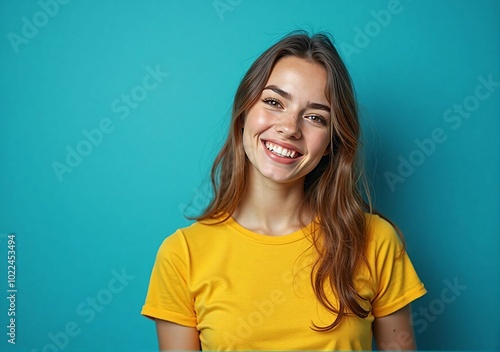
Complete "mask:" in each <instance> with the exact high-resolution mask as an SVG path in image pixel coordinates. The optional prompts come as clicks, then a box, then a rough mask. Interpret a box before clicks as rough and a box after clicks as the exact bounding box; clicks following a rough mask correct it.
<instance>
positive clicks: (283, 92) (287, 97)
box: [264, 85, 292, 100]
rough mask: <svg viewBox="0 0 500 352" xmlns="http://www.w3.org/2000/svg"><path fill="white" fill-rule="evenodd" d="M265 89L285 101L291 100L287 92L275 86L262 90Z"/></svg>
mask: <svg viewBox="0 0 500 352" xmlns="http://www.w3.org/2000/svg"><path fill="white" fill-rule="evenodd" d="M266 89H270V90H272V91H273V92H275V93H276V94H279V95H281V96H282V97H283V98H285V99H288V100H291V99H292V95H291V94H290V93H288V92H285V91H284V90H283V89H281V88H278V87H277V86H275V85H270V86H267V87H266V88H264V90H266Z"/></svg>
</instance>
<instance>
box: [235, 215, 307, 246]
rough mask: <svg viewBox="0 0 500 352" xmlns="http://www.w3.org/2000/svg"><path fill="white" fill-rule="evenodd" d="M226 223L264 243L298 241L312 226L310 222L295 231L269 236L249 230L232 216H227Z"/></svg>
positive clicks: (252, 238) (248, 236)
mask: <svg viewBox="0 0 500 352" xmlns="http://www.w3.org/2000/svg"><path fill="white" fill-rule="evenodd" d="M226 224H227V225H228V226H230V227H232V228H233V229H234V230H236V231H237V232H239V233H240V234H242V235H244V236H246V237H247V238H250V239H251V240H253V241H257V242H260V243H265V244H277V245H279V244H288V243H293V242H297V241H300V240H302V239H304V238H306V237H307V235H308V234H310V233H311V227H312V222H311V223H309V224H308V225H306V226H304V227H302V228H300V229H298V230H297V231H295V232H292V233H289V234H285V235H278V236H271V235H265V234H262V233H257V232H254V231H251V230H249V229H247V228H245V227H243V226H242V225H240V224H239V223H238V222H237V221H236V220H235V219H234V218H233V217H229V218H228V219H227V220H226Z"/></svg>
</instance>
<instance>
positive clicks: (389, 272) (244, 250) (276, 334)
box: [141, 215, 426, 351]
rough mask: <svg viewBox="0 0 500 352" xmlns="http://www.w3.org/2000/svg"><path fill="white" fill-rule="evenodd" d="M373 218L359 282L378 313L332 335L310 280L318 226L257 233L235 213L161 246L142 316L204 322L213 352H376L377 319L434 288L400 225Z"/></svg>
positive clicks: (348, 322) (205, 342) (349, 320)
mask: <svg viewBox="0 0 500 352" xmlns="http://www.w3.org/2000/svg"><path fill="white" fill-rule="evenodd" d="M367 220H368V221H369V227H368V228H369V230H368V239H369V240H368V245H367V252H366V255H367V259H368V263H369V267H370V269H371V272H372V273H373V276H371V275H370V270H369V269H368V267H366V266H365V265H362V266H361V269H360V270H359V271H358V273H357V275H356V278H355V280H354V282H355V286H356V288H357V290H358V292H359V293H360V294H361V296H362V297H365V298H367V299H368V301H367V302H366V303H364V304H365V305H364V307H365V308H366V307H368V308H369V309H370V314H369V315H368V317H366V318H364V319H361V318H358V317H356V316H349V317H346V318H344V319H343V320H342V322H341V324H340V325H339V326H337V327H336V328H335V329H333V330H331V331H328V332H317V331H314V330H312V329H311V326H313V325H312V323H315V324H316V325H318V326H325V325H327V324H330V323H332V322H333V320H334V319H335V316H334V315H332V313H330V312H328V311H327V310H326V309H325V308H323V306H322V305H321V304H320V303H319V302H318V301H317V299H316V297H315V295H314V292H313V290H312V287H311V283H310V271H311V265H310V264H311V263H312V262H313V261H314V259H315V258H316V257H315V256H316V255H317V254H316V249H315V248H314V246H312V245H311V240H310V239H311V235H310V233H311V230H312V226H313V225H312V224H310V225H308V226H306V227H305V228H303V229H301V230H299V231H296V232H294V233H292V234H288V235H284V236H266V235H262V234H257V233H254V232H252V231H249V230H247V229H245V228H243V227H242V226H241V225H239V224H238V223H237V222H236V221H234V220H233V219H232V218H229V219H228V220H226V221H225V222H223V223H220V224H211V225H210V224H204V223H200V222H196V223H194V224H193V225H191V226H189V227H186V228H184V229H180V230H177V231H176V232H175V233H174V234H172V235H171V236H169V237H167V238H166V239H165V241H164V242H163V243H162V245H161V246H160V249H159V251H158V254H157V257H156V262H155V265H154V268H153V271H152V274H151V280H150V284H149V289H148V294H147V297H146V302H145V304H144V306H143V308H142V312H141V313H142V314H143V315H145V316H147V317H151V318H158V319H163V320H168V321H171V322H174V323H177V324H180V325H185V326H190V327H196V329H197V330H198V331H199V332H200V341H201V347H202V349H203V350H275V351H276V350H371V348H372V328H371V324H372V322H373V320H374V318H375V317H382V316H385V315H388V314H391V313H393V312H395V311H396V310H398V309H400V308H402V307H404V306H405V305H407V304H408V303H410V302H412V301H413V300H415V299H417V298H419V297H421V296H422V295H424V294H425V292H426V290H425V288H424V286H423V284H422V283H421V282H420V280H419V278H418V276H417V274H416V272H415V270H414V268H413V266H412V264H411V262H410V259H409V258H408V256H407V255H406V254H405V255H404V256H402V257H400V258H399V259H397V257H398V254H399V251H400V248H401V243H400V241H399V238H398V236H397V233H396V232H395V230H394V228H393V227H392V226H391V225H390V224H389V223H388V222H387V221H385V220H384V219H382V218H380V217H379V216H376V215H367Z"/></svg>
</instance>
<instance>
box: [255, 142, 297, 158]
mask: <svg viewBox="0 0 500 352" xmlns="http://www.w3.org/2000/svg"><path fill="white" fill-rule="evenodd" d="M264 145H265V146H266V148H267V149H268V150H269V151H270V152H271V153H273V154H276V155H278V156H281V157H282V158H289V159H295V158H298V157H299V156H301V154H300V153H299V152H297V151H296V150H293V149H288V148H284V147H282V146H279V145H277V144H274V143H272V142H269V141H265V142H264Z"/></svg>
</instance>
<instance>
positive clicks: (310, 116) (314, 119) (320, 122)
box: [306, 115, 326, 126]
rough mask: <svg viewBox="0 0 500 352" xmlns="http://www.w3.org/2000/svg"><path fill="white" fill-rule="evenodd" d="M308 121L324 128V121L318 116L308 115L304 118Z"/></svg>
mask: <svg viewBox="0 0 500 352" xmlns="http://www.w3.org/2000/svg"><path fill="white" fill-rule="evenodd" d="M306 117H307V118H308V119H309V120H311V121H313V122H315V123H319V124H322V125H325V126H326V119H325V118H324V117H322V116H319V115H308V116H306Z"/></svg>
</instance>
